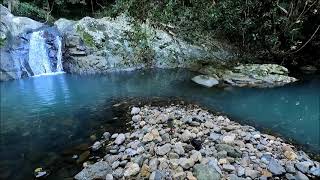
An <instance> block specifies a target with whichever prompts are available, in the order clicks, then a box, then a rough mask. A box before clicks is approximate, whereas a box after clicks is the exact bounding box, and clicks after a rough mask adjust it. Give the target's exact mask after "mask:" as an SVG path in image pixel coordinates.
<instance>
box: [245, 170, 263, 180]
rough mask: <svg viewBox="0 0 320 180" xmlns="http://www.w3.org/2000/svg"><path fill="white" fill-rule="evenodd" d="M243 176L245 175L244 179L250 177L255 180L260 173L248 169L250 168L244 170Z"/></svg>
mask: <svg viewBox="0 0 320 180" xmlns="http://www.w3.org/2000/svg"><path fill="white" fill-rule="evenodd" d="M245 175H246V177H250V178H252V179H255V178H257V177H259V175H260V172H259V171H257V170H253V169H250V168H245Z"/></svg>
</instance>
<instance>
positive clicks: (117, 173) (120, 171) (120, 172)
mask: <svg viewBox="0 0 320 180" xmlns="http://www.w3.org/2000/svg"><path fill="white" fill-rule="evenodd" d="M112 175H113V177H115V178H116V179H120V178H121V177H122V176H123V168H121V167H119V168H117V169H116V170H114V171H113V172H112Z"/></svg>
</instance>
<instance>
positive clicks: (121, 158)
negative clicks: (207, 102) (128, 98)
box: [75, 105, 320, 180]
mask: <svg viewBox="0 0 320 180" xmlns="http://www.w3.org/2000/svg"><path fill="white" fill-rule="evenodd" d="M131 114H132V116H133V117H132V121H130V124H131V125H132V126H133V127H134V130H133V131H132V132H129V133H124V134H113V135H112V136H111V137H110V134H109V133H105V134H106V136H104V139H103V140H101V141H100V143H101V144H103V146H102V147H100V148H104V149H103V150H105V152H106V155H105V156H104V158H101V159H100V161H98V162H96V163H94V164H91V165H89V163H88V162H86V163H84V166H85V168H84V169H83V170H82V171H81V172H80V173H78V174H77V175H76V176H75V179H78V180H80V179H86V180H87V179H98V178H102V179H150V180H160V179H175V180H183V179H188V180H196V179H198V180H219V179H232V180H236V179H238V180H241V179H261V180H263V179H270V178H271V179H297V180H302V179H309V178H315V179H316V178H319V177H320V163H319V162H316V161H313V160H311V159H310V158H309V157H308V155H307V154H305V153H304V152H302V151H296V150H295V148H294V147H293V146H291V145H289V144H286V143H285V142H284V141H283V140H282V139H281V138H277V137H274V136H271V135H267V134H262V133H260V132H259V131H257V130H256V129H255V128H253V127H251V126H243V125H240V124H238V123H236V122H233V121H231V120H229V119H228V118H227V117H225V116H216V115H213V114H211V113H209V112H208V111H206V110H204V109H201V108H199V107H198V106H181V105H171V106H169V107H152V106H143V107H140V108H136V107H133V108H132V110H131ZM136 116H139V118H137V117H136ZM109 138H110V139H109ZM106 140H109V141H106ZM107 142H108V143H107ZM97 144H99V143H94V146H93V148H94V149H96V148H97V147H99V146H97Z"/></svg>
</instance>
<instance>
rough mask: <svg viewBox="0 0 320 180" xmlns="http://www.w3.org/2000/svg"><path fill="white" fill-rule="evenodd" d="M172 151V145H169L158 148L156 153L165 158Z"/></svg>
mask: <svg viewBox="0 0 320 180" xmlns="http://www.w3.org/2000/svg"><path fill="white" fill-rule="evenodd" d="M170 150H171V144H169V143H167V144H165V145H163V146H160V147H158V148H157V150H156V153H157V154H158V155H160V156H163V155H165V154H167V153H168V152H170Z"/></svg>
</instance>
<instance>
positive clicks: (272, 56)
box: [1, 0, 320, 66]
mask: <svg viewBox="0 0 320 180" xmlns="http://www.w3.org/2000/svg"><path fill="white" fill-rule="evenodd" d="M8 2H10V3H8ZM1 3H4V4H11V6H12V7H11V8H12V11H13V13H14V14H15V15H19V16H27V17H31V18H33V19H36V20H39V21H42V22H47V23H52V22H53V21H54V20H56V19H58V18H61V17H65V18H69V19H80V18H82V17H84V16H91V17H103V16H111V17H115V16H118V15H120V14H123V13H125V14H127V15H129V16H132V17H134V18H135V19H137V20H139V21H142V22H144V21H146V20H148V21H149V22H150V23H151V24H152V25H153V26H156V27H158V28H163V29H165V30H167V31H170V32H171V33H172V34H174V35H177V36H180V37H181V38H183V39H185V40H187V41H189V42H192V43H195V44H199V45H201V44H208V43H210V42H211V41H212V42H213V39H225V40H227V41H229V42H230V43H232V44H234V45H236V46H237V47H240V48H239V49H240V51H241V54H242V61H245V62H257V61H259V62H276V63H279V64H283V65H287V66H288V65H293V66H297V65H304V64H312V65H315V66H320V12H319V11H320V1H319V0H263V1H260V0H20V1H17V0H4V1H3V0H2V2H1Z"/></svg>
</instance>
